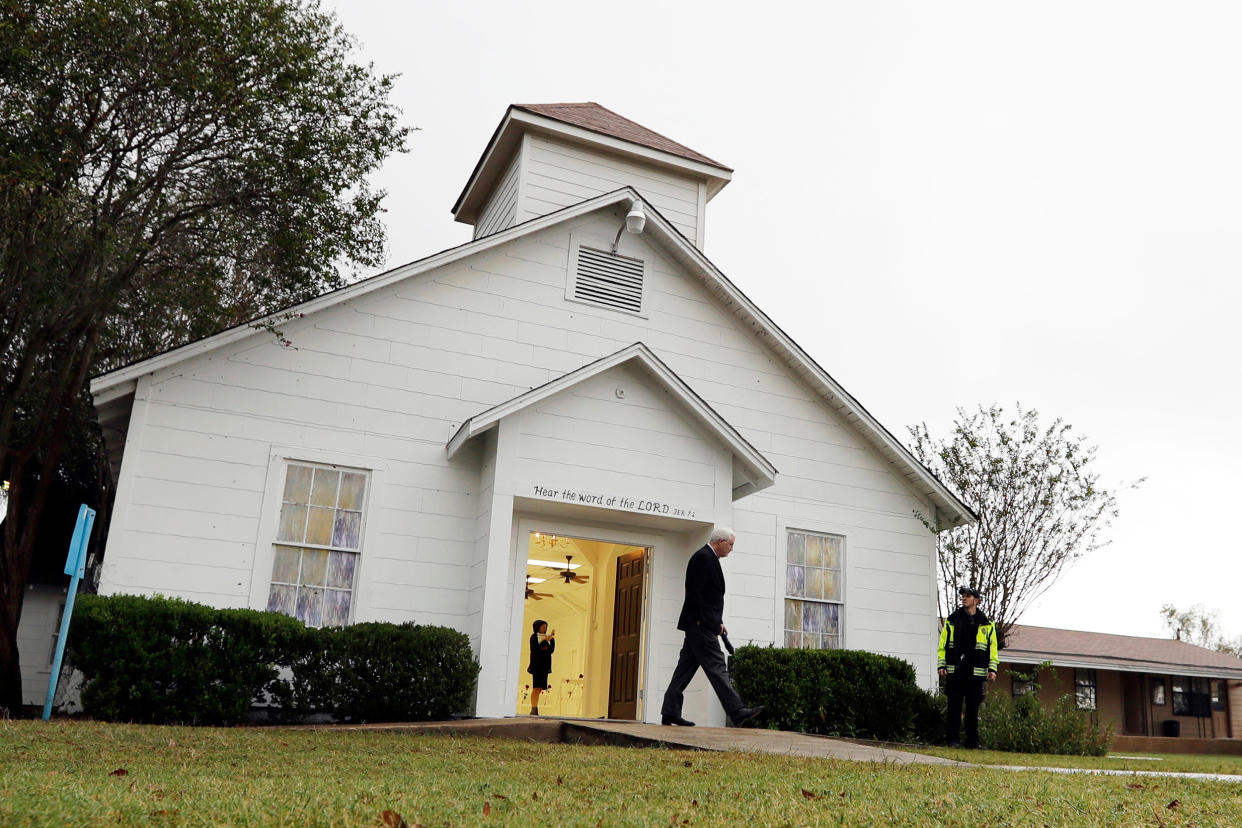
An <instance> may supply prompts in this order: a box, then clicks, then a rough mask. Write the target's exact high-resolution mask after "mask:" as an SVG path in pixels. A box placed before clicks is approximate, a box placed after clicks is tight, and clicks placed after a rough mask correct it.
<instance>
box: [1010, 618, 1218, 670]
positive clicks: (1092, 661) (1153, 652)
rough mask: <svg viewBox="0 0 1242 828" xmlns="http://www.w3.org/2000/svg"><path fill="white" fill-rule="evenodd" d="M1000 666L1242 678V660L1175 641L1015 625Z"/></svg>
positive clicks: (1011, 630)
mask: <svg viewBox="0 0 1242 828" xmlns="http://www.w3.org/2000/svg"><path fill="white" fill-rule="evenodd" d="M1000 659H1001V661H1011V662H1014V663H1016V664H1042V663H1043V662H1045V661H1050V662H1052V663H1053V664H1054V665H1056V666H1058V667H1062V666H1063V667H1082V668H1096V669H1102V670H1118V671H1121V672H1144V673H1175V674H1178V675H1186V676H1200V677H1209V678H1238V679H1242V659H1239V658H1236V657H1234V656H1231V655H1229V654H1228V653H1219V652H1216V651H1215V650H1209V649H1207V648H1205V647H1197V646H1195V645H1194V644H1189V643H1187V642H1185V641H1176V640H1174V639H1171V638H1144V637H1140V636H1137V635H1113V634H1111V633H1096V632H1083V631H1080V630H1059V629H1055V628H1053V627H1030V626H1026V625H1022V624H1015V625H1014V626H1013V627H1012V628H1011V629H1010V631H1009V637H1008V640H1007V642H1006V645H1005V649H1004V650H1001V653H1000Z"/></svg>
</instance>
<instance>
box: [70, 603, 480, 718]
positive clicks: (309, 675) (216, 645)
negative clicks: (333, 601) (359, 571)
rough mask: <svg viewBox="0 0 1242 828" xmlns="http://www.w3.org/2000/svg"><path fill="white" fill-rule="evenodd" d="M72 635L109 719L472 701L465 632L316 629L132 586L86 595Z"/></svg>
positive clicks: (289, 713) (403, 712) (87, 683)
mask: <svg viewBox="0 0 1242 828" xmlns="http://www.w3.org/2000/svg"><path fill="white" fill-rule="evenodd" d="M68 644H69V652H70V656H69V657H70V660H71V663H72V664H73V666H74V667H75V668H76V669H78V670H80V671H81V672H82V674H83V676H84V687H83V690H82V704H83V707H84V708H85V709H86V712H87V713H89V714H90V715H92V716H95V717H97V718H100V719H106V720H110V721H133V722H151V723H160V724H200V725H202V724H211V725H228V724H237V723H238V722H241V721H242V720H243V719H244V718H245V717H246V715H247V714H248V713H249V712H250V710H251V707H252V705H254V704H255V703H256V702H263V701H267V702H270V703H271V705H272V706H271V707H269V708H268V710H269V715H271V716H272V717H273V718H278V719H282V720H296V719H298V718H302V717H305V716H308V715H311V714H315V713H326V714H328V715H330V716H332V717H333V718H336V719H340V720H346V721H395V720H415V719H433V718H447V717H448V716H449V715H451V714H453V713H460V712H463V711H464V710H465V709H466V707H467V705H468V704H469V703H470V699H471V698H472V696H473V693H474V686H475V682H476V681H477V679H478V670H479V666H478V663H477V662H476V661H475V659H474V656H473V654H472V653H471V651H470V642H469V640H468V639H467V637H466V636H465V635H464V634H462V633H460V632H457V631H456V630H450V629H446V628H443V627H425V626H419V625H416V624H400V625H398V624H382V623H373V624H356V625H353V626H351V627H337V628H324V629H310V628H307V627H304V626H303V625H302V624H301V623H300V622H299V621H297V620H295V619H293V618H289V617H287V616H284V615H280V614H278V613H272V612H259V611H257V610H237V609H225V610H221V609H214V608H212V607H207V606H203V605H201V604H194V603H190V602H188V601H182V600H180V599H176V598H163V597H155V598H145V597H140V596H133V595H114V596H109V597H103V596H98V595H83V596H81V597H80V598H79V599H78V602H77V607H76V608H75V611H74V614H73V624H72V627H71V629H70V634H69V642H68Z"/></svg>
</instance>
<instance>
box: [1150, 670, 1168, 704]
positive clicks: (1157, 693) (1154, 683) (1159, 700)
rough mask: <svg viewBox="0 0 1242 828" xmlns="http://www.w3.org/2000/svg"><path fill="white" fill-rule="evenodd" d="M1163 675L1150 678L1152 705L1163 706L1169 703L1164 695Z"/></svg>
mask: <svg viewBox="0 0 1242 828" xmlns="http://www.w3.org/2000/svg"><path fill="white" fill-rule="evenodd" d="M1164 691H1165V685H1164V677H1163V676H1161V677H1158V678H1157V677H1153V678H1152V680H1151V703H1152V706H1153V707H1164V706H1165V705H1167V704H1168V703H1169V701H1168V696H1166V695H1165V692H1164Z"/></svg>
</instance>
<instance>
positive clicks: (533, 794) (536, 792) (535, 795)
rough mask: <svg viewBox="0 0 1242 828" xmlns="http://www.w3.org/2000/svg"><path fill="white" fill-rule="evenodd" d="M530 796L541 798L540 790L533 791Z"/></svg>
mask: <svg viewBox="0 0 1242 828" xmlns="http://www.w3.org/2000/svg"><path fill="white" fill-rule="evenodd" d="M530 798H531V799H538V798H539V791H535V792H534V793H532V794H531V795H530Z"/></svg>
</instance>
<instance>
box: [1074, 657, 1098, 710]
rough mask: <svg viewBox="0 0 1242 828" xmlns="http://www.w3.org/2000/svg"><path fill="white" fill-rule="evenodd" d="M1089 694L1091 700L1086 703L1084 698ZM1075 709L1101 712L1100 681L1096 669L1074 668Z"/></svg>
mask: <svg viewBox="0 0 1242 828" xmlns="http://www.w3.org/2000/svg"><path fill="white" fill-rule="evenodd" d="M1088 694H1089V696H1090V700H1089V701H1084V696H1086V695H1088ZM1074 707H1075V708H1077V709H1078V710H1092V711H1094V710H1099V707H1100V680H1099V674H1098V673H1096V671H1095V669H1094V668H1091V667H1075V668H1074Z"/></svg>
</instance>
